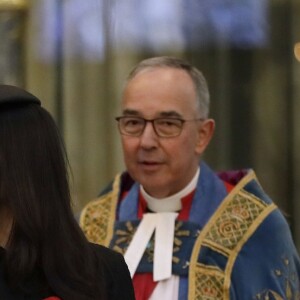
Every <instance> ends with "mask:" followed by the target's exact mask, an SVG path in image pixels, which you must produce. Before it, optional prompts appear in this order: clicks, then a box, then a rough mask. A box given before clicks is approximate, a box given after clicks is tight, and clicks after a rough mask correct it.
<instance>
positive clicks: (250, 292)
mask: <svg viewBox="0 0 300 300" xmlns="http://www.w3.org/2000/svg"><path fill="white" fill-rule="evenodd" d="M124 191H126V196H125V198H123V197H122V195H123V194H124ZM121 198H122V200H121ZM138 202H139V185H138V184H137V183H135V182H133V181H132V179H131V178H130V177H129V175H128V174H127V173H123V174H121V175H118V176H117V177H116V178H115V180H114V181H113V183H112V184H111V185H110V186H109V187H108V188H107V189H106V190H105V191H104V192H103V193H102V195H100V197H99V198H98V199H96V200H95V201H92V202H90V203H89V204H88V205H87V206H86V207H85V208H84V210H83V212H82V214H81V218H80V224H81V227H82V229H83V231H84V232H85V234H86V236H87V237H88V239H89V240H90V241H92V242H95V243H99V244H103V245H106V246H110V247H111V248H113V249H115V250H116V251H119V252H121V253H123V254H124V253H125V251H126V249H127V247H128V245H129V243H130V241H131V239H132V237H133V235H134V232H135V230H136V228H137V226H138V224H139V222H140V220H139V219H138V217H137V210H138ZM153 242H154V241H151V242H150V243H149V247H148V248H147V250H146V251H145V253H144V256H143V258H142V260H141V262H140V265H139V267H138V270H137V272H152V268H153V267H152V260H151V258H153ZM172 273H173V274H175V275H179V276H180V286H179V299H180V300H184V299H189V300H193V299H199V300H209V299H222V300H226V299H231V300H235V299H237V300H244V299H266V300H267V299H268V300H271V299H275V300H283V299H293V300H296V299H297V300H298V299H300V289H299V275H300V262H299V257H298V254H297V250H296V248H295V246H294V243H293V240H292V237H291V233H290V229H289V226H288V224H287V222H286V220H285V218H284V216H283V215H282V213H281V212H280V210H279V209H278V208H277V206H276V205H275V204H274V203H273V202H272V201H271V199H270V198H269V197H268V196H267V195H266V193H265V192H264V191H263V190H262V188H261V186H260V184H259V182H258V180H257V178H256V176H255V173H254V172H253V171H252V170H249V171H248V172H247V173H246V174H245V176H244V177H243V178H241V179H240V180H239V181H238V182H237V183H236V185H235V187H234V188H233V189H232V190H231V192H230V193H228V192H227V189H226V187H225V185H224V182H223V180H221V179H220V177H219V176H218V175H217V174H215V173H214V172H213V171H212V170H211V169H210V168H209V167H208V166H207V165H206V164H205V163H204V162H202V163H201V173H200V177H199V180H198V183H197V187H196V191H195V194H194V198H193V200H192V207H191V209H190V214H189V219H188V220H187V221H184V222H182V221H177V222H176V226H175V232H174V248H173V267H172Z"/></svg>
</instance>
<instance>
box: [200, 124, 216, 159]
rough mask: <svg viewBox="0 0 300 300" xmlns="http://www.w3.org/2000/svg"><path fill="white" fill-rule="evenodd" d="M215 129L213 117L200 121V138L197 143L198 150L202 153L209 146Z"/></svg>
mask: <svg viewBox="0 0 300 300" xmlns="http://www.w3.org/2000/svg"><path fill="white" fill-rule="evenodd" d="M214 131H215V121H214V120H213V119H206V120H204V121H200V123H199V127H198V140H197V144H196V152H197V154H199V155H202V154H203V153H204V151H205V149H206V148H207V146H208V144H209V142H210V140H211V138H212V136H213V134H214Z"/></svg>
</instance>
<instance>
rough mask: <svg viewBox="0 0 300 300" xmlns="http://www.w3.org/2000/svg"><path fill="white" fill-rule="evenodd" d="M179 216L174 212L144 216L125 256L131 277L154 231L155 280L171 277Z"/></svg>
mask: <svg viewBox="0 0 300 300" xmlns="http://www.w3.org/2000/svg"><path fill="white" fill-rule="evenodd" d="M177 216H178V213H173V212H171V213H170V212H162V213H147V214H144V216H143V219H142V220H141V223H140V225H139V227H138V228H137V231H136V233H135V235H134V236H133V239H132V241H131V243H130V245H129V247H128V249H127V251H126V253H125V256H124V257H125V261H126V263H127V265H128V268H129V271H130V274H131V277H133V275H134V273H135V271H136V269H137V267H138V265H139V262H140V260H141V258H142V256H143V254H144V252H145V249H146V247H147V245H148V243H149V241H150V238H151V236H152V234H153V232H154V230H155V239H154V240H155V243H154V257H153V280H154V281H159V280H164V279H167V278H170V277H171V275H172V256H173V242H174V227H175V220H176V217H177Z"/></svg>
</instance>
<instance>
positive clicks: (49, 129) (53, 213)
mask: <svg viewBox="0 0 300 300" xmlns="http://www.w3.org/2000/svg"><path fill="white" fill-rule="evenodd" d="M0 299H5V300H10V299H18V300H19V299H30V300H41V299H63V300H89V299H90V300H94V299H95V300H96V299H97V300H98V299H118V300H119V299H126V300H129V299H134V293H133V288H132V282H131V279H130V275H129V271H128V268H127V266H126V264H125V262H124V259H123V257H122V256H121V255H120V254H117V253H115V252H113V251H112V250H109V249H107V248H105V247H103V246H99V245H95V244H91V243H88V241H87V240H86V238H85V237H84V235H83V233H82V232H81V229H80V228H79V226H78V224H77V222H76V220H75V219H74V216H73V213H72V209H71V201H70V192H69V185H68V176H67V157H66V154H65V150H64V146H63V141H62V140H61V138H60V134H59V131H58V129H57V127H56V125H55V122H54V121H53V119H52V117H51V116H50V114H49V113H48V112H47V111H46V110H45V109H44V108H42V107H41V103H40V100H39V99H37V98H36V97H35V96H33V95H32V94H30V93H28V92H27V91H25V90H23V89H20V88H17V87H14V86H8V85H0Z"/></svg>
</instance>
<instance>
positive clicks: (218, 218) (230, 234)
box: [188, 171, 277, 300]
mask: <svg viewBox="0 0 300 300" xmlns="http://www.w3.org/2000/svg"><path fill="white" fill-rule="evenodd" d="M251 180H256V181H257V178H256V176H255V174H254V172H253V171H251V172H249V173H248V174H247V175H246V176H245V177H244V178H243V179H242V180H241V181H240V182H239V183H238V184H237V185H236V186H235V188H234V189H233V190H232V191H231V192H230V193H229V194H228V196H227V197H226V198H225V199H224V201H223V202H222V203H221V205H220V207H219V208H218V209H217V211H216V212H215V213H214V214H213V216H212V217H211V218H210V220H209V221H208V223H207V225H206V226H205V227H204V228H203V230H202V232H201V233H200V235H199V237H198V238H197V240H196V243H195V245H194V248H193V251H192V255H191V261H190V270H189V294H188V297H189V298H188V299H190V300H194V299H199V300H206V299H212V298H211V297H212V296H213V295H215V298H213V299H223V300H227V299H229V298H230V284H231V281H230V280H231V273H232V269H233V266H234V263H235V260H236V258H237V256H238V253H239V251H240V250H241V248H242V247H243V245H244V244H245V243H246V242H247V240H248V239H249V238H250V237H251V235H252V234H253V233H254V232H255V230H256V229H257V228H258V226H259V225H260V224H261V223H262V222H263V220H264V219H265V218H266V217H267V216H268V215H269V214H270V213H271V212H272V211H273V210H274V209H276V208H277V207H276V205H275V204H273V203H272V204H266V203H265V202H263V201H262V200H261V199H259V198H258V197H256V196H255V195H253V194H250V193H248V192H247V191H245V190H244V189H243V188H244V186H245V185H246V184H247V183H249V182H250V181H251ZM202 246H206V247H209V248H210V249H212V250H214V251H216V252H218V253H221V254H222V255H224V256H225V257H227V258H228V260H227V265H226V268H225V271H223V270H220V269H217V268H216V267H212V266H208V265H204V264H199V263H198V257H199V253H200V251H201V247H202ZM212 269H214V272H212ZM216 269H217V270H216Z"/></svg>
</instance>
